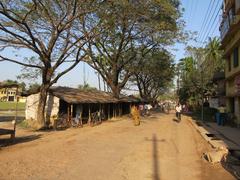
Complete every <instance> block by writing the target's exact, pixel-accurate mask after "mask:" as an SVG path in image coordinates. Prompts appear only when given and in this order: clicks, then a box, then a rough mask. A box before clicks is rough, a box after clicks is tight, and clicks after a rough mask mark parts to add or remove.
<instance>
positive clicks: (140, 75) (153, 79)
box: [130, 49, 174, 100]
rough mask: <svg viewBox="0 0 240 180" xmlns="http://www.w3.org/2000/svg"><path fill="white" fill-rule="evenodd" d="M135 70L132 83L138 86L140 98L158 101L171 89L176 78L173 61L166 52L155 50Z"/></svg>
mask: <svg viewBox="0 0 240 180" xmlns="http://www.w3.org/2000/svg"><path fill="white" fill-rule="evenodd" d="M132 69H133V74H134V75H133V76H132V78H130V79H131V81H132V83H134V84H135V85H137V87H138V90H139V94H140V97H141V98H143V99H146V100H156V99H157V98H158V96H159V95H161V94H162V93H163V92H166V90H167V89H168V88H169V87H170V85H171V83H172V80H173V77H174V64H173V59H172V57H171V55H170V53H168V52H167V51H166V50H155V49H153V50H152V51H151V52H150V53H148V54H147V55H145V56H144V57H143V60H142V62H141V64H136V65H135V66H134V67H132Z"/></svg>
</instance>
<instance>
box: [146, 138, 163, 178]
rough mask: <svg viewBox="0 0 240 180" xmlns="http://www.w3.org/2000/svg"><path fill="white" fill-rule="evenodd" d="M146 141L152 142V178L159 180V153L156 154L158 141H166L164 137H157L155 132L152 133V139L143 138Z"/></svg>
mask: <svg viewBox="0 0 240 180" xmlns="http://www.w3.org/2000/svg"><path fill="white" fill-rule="evenodd" d="M145 140H146V141H151V142H152V154H153V180H160V167H159V161H158V160H159V155H158V142H166V140H165V139H160V140H158V139H157V136H156V134H153V136H152V139H149V138H145Z"/></svg>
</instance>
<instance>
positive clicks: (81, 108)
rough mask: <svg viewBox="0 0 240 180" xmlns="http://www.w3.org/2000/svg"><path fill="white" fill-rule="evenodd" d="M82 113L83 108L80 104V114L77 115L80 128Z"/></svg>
mask: <svg viewBox="0 0 240 180" xmlns="http://www.w3.org/2000/svg"><path fill="white" fill-rule="evenodd" d="M82 112H83V106H82V104H80V114H79V116H80V117H79V121H80V122H79V123H80V126H81V127H82V126H83V122H82Z"/></svg>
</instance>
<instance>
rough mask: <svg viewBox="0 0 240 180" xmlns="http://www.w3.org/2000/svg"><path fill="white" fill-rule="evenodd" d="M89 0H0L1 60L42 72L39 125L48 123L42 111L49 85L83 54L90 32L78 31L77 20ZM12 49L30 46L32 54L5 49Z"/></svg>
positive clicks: (72, 65)
mask: <svg viewBox="0 0 240 180" xmlns="http://www.w3.org/2000/svg"><path fill="white" fill-rule="evenodd" d="M90 3H91V2H90V1H89V2H86V1H85V0H51V1H49V0H16V1H12V0H2V1H0V48H1V50H2V51H1V52H0V61H9V62H13V63H17V64H19V65H22V66H25V67H29V68H35V69H37V70H38V71H39V72H40V74H41V81H42V82H41V87H40V96H39V104H38V110H37V121H38V124H39V127H38V128H42V127H44V126H46V125H48V122H45V117H44V114H45V105H46V98H47V92H48V90H49V88H50V87H51V86H52V85H53V84H54V83H56V82H57V81H58V79H59V78H60V77H61V76H63V75H64V74H66V73H67V72H68V71H70V70H71V69H73V68H74V67H75V66H76V65H77V64H78V63H79V61H80V60H81V59H82V58H83V57H84V56H85V54H84V52H83V51H82V48H83V46H84V45H85V43H86V36H88V38H89V37H90V36H91V34H90V33H89V32H86V31H85V33H84V34H82V33H80V32H81V28H82V27H81V23H80V21H81V19H82V18H83V17H84V16H85V15H86V14H87V13H88V12H87V11H89V10H88V9H87V7H88V5H89V4H90ZM12 49H16V50H17V53H21V52H26V50H25V49H27V50H28V51H29V50H30V51H31V52H32V54H33V56H35V58H34V59H31V58H29V57H25V58H24V57H21V56H12V55H10V54H9V53H5V52H6V51H7V50H8V51H10V50H12ZM21 55H22V56H24V54H21ZM24 59H27V61H25V60H24ZM65 62H68V63H67V64H65ZM63 64H65V65H63Z"/></svg>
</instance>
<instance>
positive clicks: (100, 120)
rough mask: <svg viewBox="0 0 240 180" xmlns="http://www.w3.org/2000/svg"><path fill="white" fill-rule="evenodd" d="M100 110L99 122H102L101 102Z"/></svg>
mask: <svg viewBox="0 0 240 180" xmlns="http://www.w3.org/2000/svg"><path fill="white" fill-rule="evenodd" d="M98 111H99V117H98V118H99V119H98V120H99V123H101V122H102V106H101V103H100V104H99V109H98Z"/></svg>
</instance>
